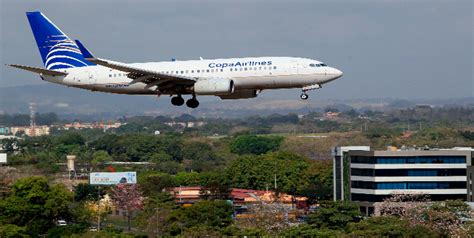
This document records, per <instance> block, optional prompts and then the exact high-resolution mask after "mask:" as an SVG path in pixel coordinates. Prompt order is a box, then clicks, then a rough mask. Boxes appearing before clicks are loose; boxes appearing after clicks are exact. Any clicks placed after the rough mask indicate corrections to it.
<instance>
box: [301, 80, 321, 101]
mask: <svg viewBox="0 0 474 238" xmlns="http://www.w3.org/2000/svg"><path fill="white" fill-rule="evenodd" d="M320 88H321V85H320V84H313V85H308V86H304V87H303V88H302V89H301V95H300V98H301V99H302V100H306V99H308V97H309V96H308V94H306V92H307V91H310V90H315V89H320Z"/></svg>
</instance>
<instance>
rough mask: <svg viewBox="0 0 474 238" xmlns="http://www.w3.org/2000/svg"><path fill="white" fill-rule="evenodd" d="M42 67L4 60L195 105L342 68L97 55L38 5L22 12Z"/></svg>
mask: <svg viewBox="0 0 474 238" xmlns="http://www.w3.org/2000/svg"><path fill="white" fill-rule="evenodd" d="M26 16H27V18H28V21H29V23H30V26H31V29H32V31H33V35H34V37H35V40H36V43H37V46H38V48H39V51H40V55H41V58H42V60H43V64H44V67H45V68H39V67H31V66H24V65H18V64H9V66H12V67H15V68H19V69H23V70H27V71H31V72H34V73H37V74H39V75H40V77H41V79H42V80H45V81H48V82H51V83H57V84H61V85H66V86H69V87H76V88H81V89H87V90H91V91H99V92H107V93H118V94H138V95H148V94H154V95H157V96H158V97H160V95H169V96H170V97H171V103H172V104H173V105H175V106H181V105H183V104H184V103H185V102H184V99H183V97H182V96H183V95H191V98H190V99H188V100H187V101H186V105H187V106H188V107H190V108H197V107H198V106H199V101H198V100H197V99H196V96H198V95H212V96H218V97H220V98H221V99H223V100H227V99H247V98H255V97H257V95H258V94H259V93H260V92H261V91H262V90H268V89H283V88H301V96H300V97H301V99H302V100H306V99H308V94H307V93H306V92H307V91H310V90H314V89H319V88H321V86H322V85H323V84H325V83H328V82H330V81H333V80H335V79H337V78H340V77H341V76H342V75H343V73H342V71H340V70H338V69H336V68H334V67H329V66H327V65H326V64H324V63H323V62H320V61H317V60H314V59H308V58H300V57H246V58H227V59H203V58H201V57H200V59H199V60H186V61H181V60H171V61H164V62H148V63H122V62H117V61H112V60H107V59H102V58H97V57H95V55H93V54H92V53H91V51H89V50H88V49H87V48H86V47H85V46H84V45H83V44H82V43H81V42H80V41H79V40H75V41H73V40H71V39H70V38H69V37H68V36H67V35H66V34H64V33H63V32H62V31H61V30H60V29H59V28H58V27H57V26H56V25H55V24H54V23H53V22H52V21H50V20H49V19H48V18H47V17H46V16H45V15H44V14H43V13H41V12H39V11H35V12H27V13H26Z"/></svg>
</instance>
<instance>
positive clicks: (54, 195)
mask: <svg viewBox="0 0 474 238" xmlns="http://www.w3.org/2000/svg"><path fill="white" fill-rule="evenodd" d="M71 200H72V194H71V193H70V192H69V191H68V190H67V189H66V188H65V187H64V186H63V185H53V186H50V185H49V184H48V182H47V180H46V178H45V177H40V176H36V177H27V178H24V179H20V180H18V181H17V182H16V183H15V184H14V185H13V187H12V193H11V194H10V196H8V197H7V198H6V199H4V200H1V201H0V223H2V224H15V225H17V226H25V227H26V228H27V231H28V233H30V234H31V235H38V234H44V233H45V232H46V231H47V230H48V229H49V228H51V227H53V226H54V221H56V220H58V219H66V218H68V217H69V216H70V213H69V211H68V204H69V203H70V202H71Z"/></svg>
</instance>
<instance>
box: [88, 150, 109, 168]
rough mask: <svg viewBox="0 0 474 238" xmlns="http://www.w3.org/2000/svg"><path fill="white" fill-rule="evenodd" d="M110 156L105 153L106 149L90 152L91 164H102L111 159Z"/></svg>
mask: <svg viewBox="0 0 474 238" xmlns="http://www.w3.org/2000/svg"><path fill="white" fill-rule="evenodd" d="M112 160H113V159H112V156H110V155H109V153H107V151H104V150H99V151H96V152H94V154H92V164H93V165H95V166H97V165H99V164H104V162H109V161H112Z"/></svg>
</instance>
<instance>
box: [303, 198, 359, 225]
mask: <svg viewBox="0 0 474 238" xmlns="http://www.w3.org/2000/svg"><path fill="white" fill-rule="evenodd" d="M360 215H361V214H360V211H359V207H358V206H357V205H356V204H353V203H350V202H345V201H336V202H333V201H326V202H323V203H321V207H320V208H319V209H318V210H316V211H314V212H313V213H311V214H310V215H309V216H308V224H310V225H312V226H314V227H317V228H329V229H336V230H343V229H345V228H346V225H347V224H349V223H350V222H354V221H358V220H359V219H360Z"/></svg>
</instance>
